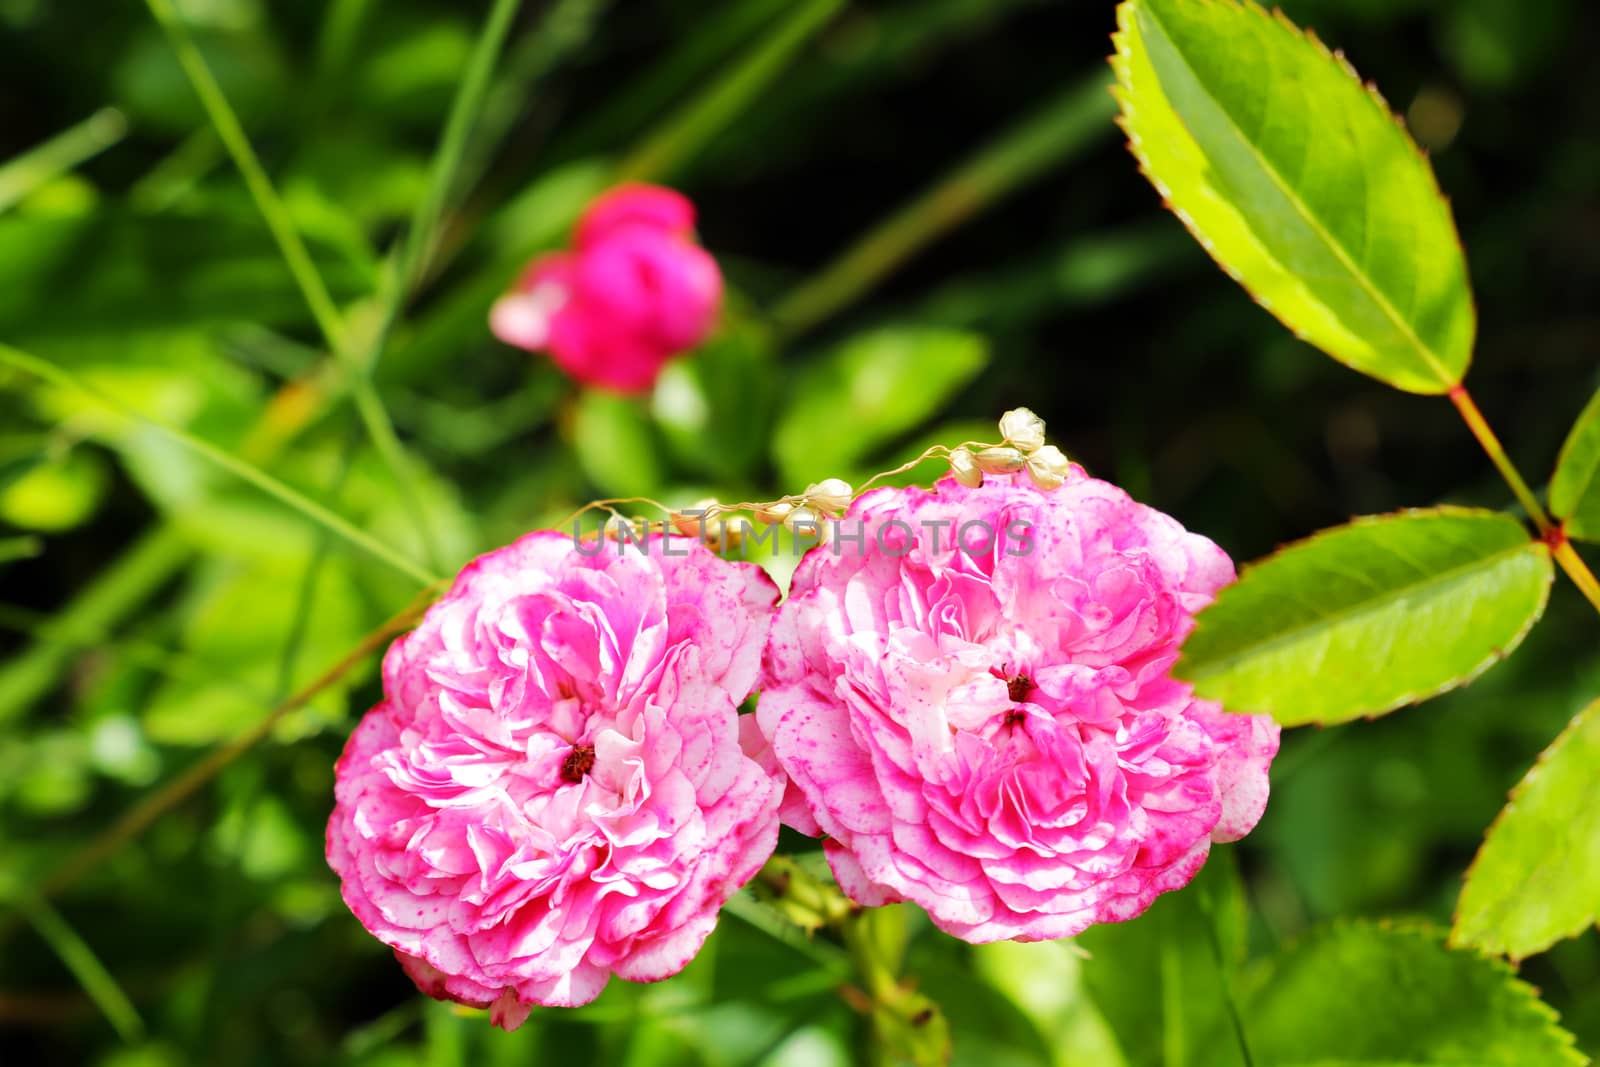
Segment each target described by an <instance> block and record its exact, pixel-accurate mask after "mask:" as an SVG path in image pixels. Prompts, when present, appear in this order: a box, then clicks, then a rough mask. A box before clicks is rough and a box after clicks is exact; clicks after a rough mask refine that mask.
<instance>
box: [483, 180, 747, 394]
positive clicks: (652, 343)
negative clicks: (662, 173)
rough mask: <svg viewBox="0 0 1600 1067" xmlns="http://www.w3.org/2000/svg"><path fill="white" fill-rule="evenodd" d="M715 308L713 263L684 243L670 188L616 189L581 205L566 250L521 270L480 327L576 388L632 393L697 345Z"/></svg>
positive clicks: (684, 203) (684, 226)
mask: <svg viewBox="0 0 1600 1067" xmlns="http://www.w3.org/2000/svg"><path fill="white" fill-rule="evenodd" d="M721 302H722V274H721V272H720V271H719V270H718V269H717V262H716V260H714V259H712V258H711V256H710V255H709V254H708V253H707V252H706V251H705V250H704V249H703V248H701V247H700V246H699V245H697V244H695V243H694V206H693V205H692V204H690V203H689V201H688V199H686V198H685V197H683V196H682V195H680V194H679V193H676V192H674V191H673V190H671V189H664V188H661V187H660V186H653V185H623V186H619V187H618V188H616V189H613V190H611V191H610V192H608V193H606V194H604V195H603V196H601V197H599V198H598V199H596V200H595V201H594V202H593V203H592V204H590V205H589V207H588V209H587V210H586V211H585V212H584V214H583V218H582V219H580V220H579V222H578V227H577V236H576V241H575V244H574V247H573V248H572V249H571V250H570V251H567V252H554V253H550V254H548V255H544V256H541V257H539V258H538V259H536V260H534V261H533V263H531V264H530V265H529V266H528V268H527V270H526V271H524V272H523V274H522V277H521V278H520V279H518V281H517V284H516V286H515V287H514V288H513V289H512V291H511V292H509V293H507V294H506V295H505V296H502V297H501V298H500V299H499V300H498V301H496V303H495V305H494V308H493V310H492V311H491V312H490V315H489V323H490V327H491V328H492V329H493V330H494V334H495V336H496V337H498V338H500V339H501V340H502V341H504V342H506V343H507V344H511V345H516V346H517V347H519V348H526V349H528V350H530V351H535V352H548V353H550V356H551V358H552V359H554V360H555V361H556V363H557V364H558V365H559V366H560V367H561V369H562V370H564V371H566V372H567V373H568V374H569V375H571V376H572V377H573V378H574V379H576V380H577V381H579V382H581V383H583V384H584V385H591V386H599V387H602V388H607V389H615V390H619V391H622V392H637V391H639V390H642V389H648V388H649V387H650V386H651V385H653V384H655V380H656V376H657V375H658V374H659V373H660V372H661V368H662V366H664V365H665V364H666V362H667V361H668V360H670V359H671V358H672V357H673V356H676V355H678V354H680V353H682V352H686V351H688V350H690V349H692V348H694V347H695V346H696V345H698V344H700V342H701V341H703V340H704V339H705V337H706V335H707V334H709V333H710V332H711V329H712V327H713V326H714V325H715V324H716V318H717V310H718V308H719V307H720V305H721Z"/></svg>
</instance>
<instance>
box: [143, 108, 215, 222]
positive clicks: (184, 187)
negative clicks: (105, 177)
mask: <svg viewBox="0 0 1600 1067" xmlns="http://www.w3.org/2000/svg"><path fill="white" fill-rule="evenodd" d="M220 162H222V142H221V141H219V140H217V134H216V131H215V130H213V129H211V127H209V126H202V127H201V128H200V129H198V130H195V131H194V132H193V133H191V134H190V135H189V136H188V137H185V138H184V139H183V141H182V142H180V143H179V145H178V147H177V148H174V149H173V150H172V151H171V152H170V153H169V154H168V155H167V156H165V157H164V158H163V159H162V160H161V161H160V162H158V163H157V164H156V165H155V166H153V167H151V168H150V169H149V170H148V171H146V172H145V174H144V176H143V177H142V178H140V179H139V180H138V181H136V182H134V183H133V185H132V186H131V187H130V188H129V189H128V203H130V204H132V205H133V206H134V207H135V208H137V209H138V210H140V211H144V212H159V211H165V210H167V209H168V208H170V207H172V206H173V205H174V204H176V203H177V202H178V201H180V200H182V199H183V198H184V197H185V196H187V195H188V194H189V193H190V192H192V191H193V190H194V188H195V186H197V185H199V184H200V179H201V178H204V177H205V176H206V175H207V174H209V173H210V172H211V170H212V168H214V167H215V166H216V165H217V164H218V163H220Z"/></svg>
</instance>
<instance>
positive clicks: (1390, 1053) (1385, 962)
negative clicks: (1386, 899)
mask: <svg viewBox="0 0 1600 1067" xmlns="http://www.w3.org/2000/svg"><path fill="white" fill-rule="evenodd" d="M1250 988H1251V990H1252V992H1251V993H1250V994H1249V995H1248V996H1247V998H1246V1002H1245V1007H1244V1019H1245V1025H1246V1029H1247V1032H1248V1034H1249V1039H1250V1051H1251V1054H1252V1056H1253V1058H1254V1060H1255V1062H1256V1063H1260V1064H1295V1065H1302V1067H1311V1065H1313V1064H1314V1065H1317V1067H1334V1065H1340V1067H1355V1065H1358V1064H1359V1065H1361V1067H1421V1065H1424V1064H1449V1065H1451V1067H1528V1065H1530V1064H1539V1065H1540V1067H1563V1065H1577V1064H1583V1063H1586V1062H1588V1061H1587V1059H1586V1058H1585V1057H1584V1056H1583V1055H1582V1054H1580V1053H1579V1052H1578V1051H1577V1050H1576V1049H1575V1048H1574V1047H1573V1038H1572V1035H1571V1034H1569V1033H1567V1032H1566V1031H1565V1030H1563V1029H1561V1027H1560V1026H1559V1025H1557V1019H1556V1013H1555V1011H1554V1010H1553V1009H1551V1008H1550V1007H1549V1006H1547V1005H1546V1004H1544V1003H1543V1002H1542V1001H1540V1000H1539V998H1538V995H1537V992H1536V991H1535V990H1534V988H1533V987H1532V986H1530V985H1528V984H1527V983H1526V982H1523V981H1521V980H1519V979H1518V978H1517V976H1516V974H1515V972H1513V971H1512V970H1511V968H1510V967H1508V966H1506V965H1505V964H1504V963H1501V962H1499V961H1497V960H1492V959H1489V958H1488V957H1485V956H1480V955H1478V954H1477V953H1474V952H1452V951H1450V950H1448V949H1446V948H1445V947H1444V945H1443V938H1442V936H1441V935H1440V934H1439V933H1437V932H1435V931H1433V930H1431V929H1428V928H1425V927H1421V926H1411V925H1391V924H1379V923H1365V922H1363V923H1341V924H1338V925H1335V926H1331V927H1326V928H1324V929H1322V930H1320V931H1318V932H1316V933H1315V934H1313V935H1311V936H1310V937H1308V938H1306V939H1305V940H1304V941H1302V942H1300V943H1298V944H1297V945H1295V946H1293V947H1291V948H1290V949H1288V950H1287V951H1285V952H1282V953H1280V954H1279V955H1277V956H1276V957H1274V958H1272V959H1271V960H1268V961H1265V962H1264V963H1263V964H1262V965H1260V966H1258V967H1257V968H1254V969H1253V971H1252V973H1251V976H1250Z"/></svg>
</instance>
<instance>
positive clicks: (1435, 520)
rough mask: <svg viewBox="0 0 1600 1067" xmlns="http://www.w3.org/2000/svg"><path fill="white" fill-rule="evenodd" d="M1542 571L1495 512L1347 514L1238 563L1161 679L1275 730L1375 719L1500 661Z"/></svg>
mask: <svg viewBox="0 0 1600 1067" xmlns="http://www.w3.org/2000/svg"><path fill="white" fill-rule="evenodd" d="M1553 573H1554V572H1553V570H1552V568H1551V565H1550V551H1549V549H1548V547H1547V546H1546V545H1544V544H1543V543H1542V542H1539V541H1535V540H1531V539H1530V538H1529V536H1528V533H1527V531H1526V530H1525V529H1524V528H1523V527H1522V524H1521V523H1519V522H1517V521H1516V520H1515V519H1513V518H1512V517H1510V516H1509V515H1503V514H1501V513H1499V512H1495V511H1485V510H1482V509H1479V508H1461V507H1440V508H1422V509H1414V510H1410V511H1403V512H1399V513H1397V514H1394V515H1380V516H1372V517H1368V518H1362V519H1357V520H1355V521H1354V522H1352V523H1349V524H1347V525H1345V526H1339V527H1335V528H1334V529H1332V530H1325V531H1323V532H1322V533H1319V534H1316V535H1314V536H1312V537H1310V538H1307V539H1306V540H1304V541H1300V542H1298V543H1296V544H1293V545H1290V546H1289V547H1287V548H1284V549H1282V550H1280V551H1279V552H1278V553H1277V554H1275V555H1273V556H1270V557H1268V558H1267V559H1265V560H1263V561H1261V562H1259V563H1256V564H1253V565H1251V566H1249V567H1246V568H1245V569H1244V572H1243V574H1242V575H1241V577H1240V579H1239V581H1237V582H1235V583H1234V584H1233V585H1231V586H1228V587H1227V588H1225V589H1223V590H1222V593H1221V594H1220V595H1219V596H1218V598H1217V601H1216V603H1214V604H1212V605H1211V606H1210V607H1209V608H1206V609H1205V610H1204V611H1202V612H1201V613H1200V616H1199V619H1198V623H1197V625H1196V627H1195V631H1194V633H1192V634H1190V635H1189V638H1188V640H1187V641H1185V642H1184V645H1183V653H1182V658H1181V659H1179V661H1178V664H1177V666H1176V667H1175V668H1174V673H1175V674H1176V675H1177V676H1178V677H1180V678H1183V679H1185V680H1187V681H1190V682H1193V683H1194V685H1195V691H1196V693H1197V694H1199V695H1200V696H1202V697H1204V698H1206V699H1208V700H1217V701H1221V702H1222V705H1223V706H1224V707H1226V708H1227V709H1228V710H1230V711H1237V712H1260V713H1266V714H1270V715H1271V716H1272V717H1273V718H1275V719H1277V721H1278V722H1280V723H1282V724H1283V725H1285V726H1299V725H1302V724H1305V723H1313V722H1316V723H1323V724H1325V725H1326V724H1331V723H1339V722H1346V721H1348V720H1350V719H1354V718H1357V717H1359V716H1362V715H1368V716H1371V715H1378V714H1382V713H1383V712H1386V711H1392V710H1393V709H1395V708H1397V707H1400V706H1401V705H1404V704H1409V703H1412V702H1414V701H1418V700H1422V699H1425V698H1427V697H1431V696H1436V695H1438V694H1439V693H1442V692H1444V691H1445V690H1447V689H1453V688H1455V687H1456V686H1459V685H1464V684H1466V683H1467V682H1469V681H1471V680H1472V679H1473V678H1475V677H1477V676H1478V675H1479V674H1481V673H1482V672H1483V671H1484V670H1486V669H1488V668H1489V666H1490V665H1492V664H1493V663H1495V662H1496V661H1498V660H1500V659H1502V658H1504V657H1505V656H1506V655H1508V654H1509V653H1510V652H1511V651H1512V649H1514V648H1516V646H1517V645H1518V644H1520V643H1521V641H1522V638H1523V637H1524V636H1525V635H1526V634H1527V632H1528V629H1529V628H1530V627H1531V626H1532V625H1533V623H1534V622H1535V621H1536V620H1537V619H1538V618H1539V616H1540V615H1541V614H1543V612H1544V605H1545V600H1546V598H1547V597H1548V596H1549V592H1550V583H1551V580H1552V577H1553Z"/></svg>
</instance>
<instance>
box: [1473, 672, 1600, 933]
mask: <svg viewBox="0 0 1600 1067" xmlns="http://www.w3.org/2000/svg"><path fill="white" fill-rule="evenodd" d="M1596 765H1600V700H1597V701H1595V702H1594V703H1592V704H1590V705H1589V706H1588V707H1586V708H1584V709H1583V710H1582V711H1580V712H1579V713H1578V714H1577V715H1576V716H1575V717H1574V718H1573V720H1572V722H1571V724H1570V725H1568V727H1567V728H1566V729H1565V730H1564V731H1562V733H1561V736H1560V737H1558V738H1556V739H1555V741H1554V742H1553V743H1552V744H1551V745H1550V747H1549V748H1547V749H1545V750H1544V752H1543V753H1541V754H1540V756H1539V761H1538V762H1537V763H1536V764H1534V766H1533V768H1532V769H1531V770H1529V771H1528V773H1527V775H1526V776H1525V777H1524V778H1523V779H1522V781H1521V782H1519V783H1518V784H1517V787H1516V789H1514V790H1512V793H1511V800H1510V803H1508V804H1507V805H1506V806H1505V810H1503V811H1502V812H1501V813H1500V815H1499V816H1498V817H1497V818H1496V819H1495V821H1494V825H1493V826H1491V827H1490V828H1489V834H1488V836H1487V837H1486V838H1485V839H1484V842H1483V847H1482V848H1480V849H1479V850H1478V856H1477V858H1476V859H1475V860H1473V861H1472V868H1471V869H1470V870H1469V871H1468V872H1467V881H1466V885H1465V886H1463V887H1462V890H1461V899H1460V902H1459V903H1458V904H1457V905H1456V922H1455V929H1454V930H1452V931H1451V935H1450V937H1451V940H1452V941H1453V942H1455V943H1456V944H1461V945H1472V946H1474V947H1476V948H1481V949H1484V950H1485V951H1488V952H1495V953H1502V954H1504V955H1507V956H1510V957H1511V958H1512V959H1513V960H1518V959H1522V958H1524V957H1526V956H1531V955H1534V954H1535V953H1538V952H1543V951H1544V950H1545V949H1547V948H1549V947H1550V946H1551V945H1553V944H1555V943H1556V942H1557V941H1560V940H1562V939H1563V938H1568V937H1574V936H1576V935H1577V934H1580V933H1582V932H1583V931H1584V930H1587V929H1588V928H1589V927H1591V926H1593V925H1594V924H1595V920H1596V919H1597V918H1600V804H1597V803H1595V779H1594V768H1595V767H1596Z"/></svg>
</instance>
